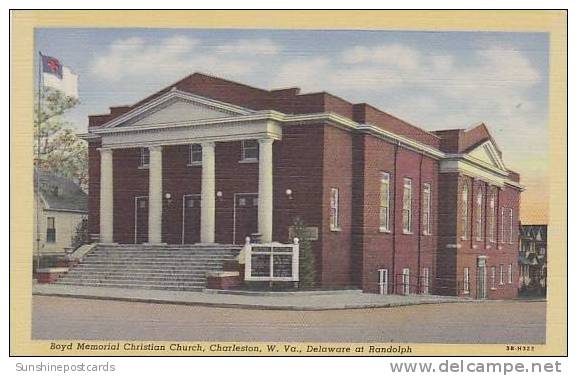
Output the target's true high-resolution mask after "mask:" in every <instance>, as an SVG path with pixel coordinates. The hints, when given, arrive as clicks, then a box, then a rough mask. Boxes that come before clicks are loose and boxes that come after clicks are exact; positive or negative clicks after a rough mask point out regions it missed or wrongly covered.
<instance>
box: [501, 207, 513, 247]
mask: <svg viewBox="0 0 577 376" xmlns="http://www.w3.org/2000/svg"><path fill="white" fill-rule="evenodd" d="M501 242H503V243H506V242H508V243H510V244H513V209H512V208H505V207H503V208H501Z"/></svg>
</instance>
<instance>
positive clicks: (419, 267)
mask: <svg viewBox="0 0 577 376" xmlns="http://www.w3.org/2000/svg"><path fill="white" fill-rule="evenodd" d="M417 192H418V195H419V226H418V231H419V232H418V233H417V291H418V293H419V292H420V291H421V287H422V286H421V284H422V283H423V281H422V280H421V278H420V277H419V276H420V275H421V236H422V230H423V228H422V226H423V218H422V215H423V208H422V205H423V153H421V159H420V161H419V190H418V191H417ZM429 194H431V193H430V190H429ZM430 201H431V199H430V198H429V206H430V205H431V204H430ZM430 216H431V214H430V213H429V217H430ZM429 221H430V218H429ZM429 273H430V272H429Z"/></svg>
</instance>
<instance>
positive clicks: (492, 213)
mask: <svg viewBox="0 0 577 376" xmlns="http://www.w3.org/2000/svg"><path fill="white" fill-rule="evenodd" d="M495 196H496V193H495V191H493V192H492V193H491V196H490V199H489V213H488V214H489V217H488V221H489V223H488V231H489V234H488V235H489V241H490V242H492V243H494V242H495V218H496V213H495V209H496V208H495Z"/></svg>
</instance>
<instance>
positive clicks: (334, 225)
mask: <svg viewBox="0 0 577 376" xmlns="http://www.w3.org/2000/svg"><path fill="white" fill-rule="evenodd" d="M339 226H340V223H339V189H338V188H331V218H330V228H331V231H338V230H339V229H340V227H339Z"/></svg>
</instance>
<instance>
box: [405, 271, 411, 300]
mask: <svg viewBox="0 0 577 376" xmlns="http://www.w3.org/2000/svg"><path fill="white" fill-rule="evenodd" d="M410 292H411V275H410V270H409V268H404V269H403V295H409V293H410Z"/></svg>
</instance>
